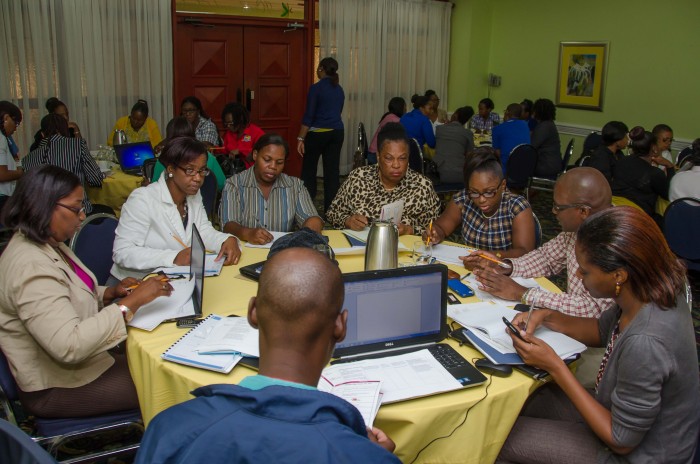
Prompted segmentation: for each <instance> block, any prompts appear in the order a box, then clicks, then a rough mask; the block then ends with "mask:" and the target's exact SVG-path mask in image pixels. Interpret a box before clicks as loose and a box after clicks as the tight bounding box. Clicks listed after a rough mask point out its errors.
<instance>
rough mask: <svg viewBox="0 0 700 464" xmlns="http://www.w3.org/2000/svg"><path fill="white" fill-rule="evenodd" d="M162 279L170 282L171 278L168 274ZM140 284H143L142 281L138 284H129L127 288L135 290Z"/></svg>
mask: <svg viewBox="0 0 700 464" xmlns="http://www.w3.org/2000/svg"><path fill="white" fill-rule="evenodd" d="M160 281H161V282H170V279H168V277H167V276H166V277H163V278H162V279H160ZM139 285H141V282H139V283H138V284H134V285H129V286H128V287H126V289H127V290H134V289H136V288H137V287H138V286H139Z"/></svg>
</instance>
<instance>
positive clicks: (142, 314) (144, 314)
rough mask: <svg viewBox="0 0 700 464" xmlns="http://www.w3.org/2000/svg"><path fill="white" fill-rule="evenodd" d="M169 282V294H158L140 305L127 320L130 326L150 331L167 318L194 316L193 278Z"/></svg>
mask: <svg viewBox="0 0 700 464" xmlns="http://www.w3.org/2000/svg"><path fill="white" fill-rule="evenodd" d="M188 272H189V271H188ZM169 283H170V285H171V286H172V287H173V291H172V293H171V294H170V296H159V297H158V298H156V299H155V300H153V301H151V302H150V303H148V304H145V305H143V306H141V308H140V309H139V310H138V311H136V314H135V315H134V318H133V319H131V321H130V322H129V325H130V326H131V327H136V328H139V329H143V330H148V331H151V330H153V329H155V328H156V327H158V324H160V323H161V322H163V321H166V320H168V319H175V318H178V317H186V316H194V305H193V304H192V292H193V291H194V279H179V280H171V281H170V282H169Z"/></svg>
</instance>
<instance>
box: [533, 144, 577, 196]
mask: <svg viewBox="0 0 700 464" xmlns="http://www.w3.org/2000/svg"><path fill="white" fill-rule="evenodd" d="M573 153H574V139H571V140H570V141H569V144H568V145H567V146H566V151H564V158H563V159H562V163H561V171H559V173H558V174H557V175H556V177H555V178H554V179H548V178H545V177H535V176H531V177H530V178H528V180H527V188H526V189H525V194H526V197H527V199H528V201H529V200H530V190H539V191H542V192H553V191H554V184H555V183H556V182H557V180H556V179H557V178H558V177H559V176H561V175H562V174H564V173H565V172H566V169H567V167H568V166H569V160H570V159H571V155H573Z"/></svg>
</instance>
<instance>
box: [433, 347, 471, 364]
mask: <svg viewBox="0 0 700 464" xmlns="http://www.w3.org/2000/svg"><path fill="white" fill-rule="evenodd" d="M428 351H430V353H431V354H432V355H433V356H434V357H435V359H437V360H438V361H439V362H440V364H442V365H443V366H444V367H445V369H454V368H457V367H464V366H466V365H468V364H469V363H468V362H467V360H466V359H464V357H463V356H462V355H461V354H459V353H457V351H455V349H454V348H452V347H451V346H450V345H445V344H442V343H441V344H438V345H433V346H431V347H429V348H428Z"/></svg>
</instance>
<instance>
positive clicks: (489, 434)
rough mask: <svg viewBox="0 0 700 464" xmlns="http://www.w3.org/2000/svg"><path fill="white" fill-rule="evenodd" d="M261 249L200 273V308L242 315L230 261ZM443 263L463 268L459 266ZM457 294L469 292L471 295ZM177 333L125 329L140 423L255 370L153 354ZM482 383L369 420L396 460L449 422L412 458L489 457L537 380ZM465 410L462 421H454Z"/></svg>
mask: <svg viewBox="0 0 700 464" xmlns="http://www.w3.org/2000/svg"><path fill="white" fill-rule="evenodd" d="M324 234H326V235H328V236H329V237H330V244H331V246H332V247H347V246H348V243H347V241H346V240H345V238H344V237H343V236H342V235H341V232H340V231H324ZM415 240H416V237H415V236H404V237H401V241H402V242H403V244H404V245H406V246H407V247H408V248H410V247H411V246H412V244H413V241H415ZM267 252H268V250H266V249H254V248H244V249H243V256H242V258H241V262H240V263H239V265H238V266H229V267H224V269H223V272H222V273H221V275H220V276H218V277H208V278H206V279H205V280H204V304H203V306H204V313H205V314H211V313H214V314H219V315H224V316H225V315H230V314H237V315H240V316H245V314H246V312H247V308H248V300H249V299H250V297H251V296H253V295H255V293H256V291H257V286H258V284H257V282H254V281H252V280H248V279H245V278H243V277H240V274H239V272H238V268H239V267H240V266H245V265H248V264H252V263H255V262H258V261H262V260H264V259H265V257H266V255H267ZM338 260H339V262H340V267H341V269H342V270H343V271H344V272H351V271H360V270H362V269H363V268H364V256H340V257H338ZM409 260H410V259H409V255H408V254H405V253H402V254H400V255H399V261H400V262H402V261H409ZM449 267H451V268H453V269H455V270H457V271H458V272H460V273H462V274H463V273H464V268H459V267H458V266H452V265H450V266H449ZM539 280H540V283H541V284H542V285H543V286H545V287H546V288H547V289H549V290H553V291H558V290H556V287H555V286H554V285H553V284H552V283H551V282H549V281H547V280H546V279H539ZM463 301H477V300H476V298H474V297H472V298H470V299H466V300H463ZM185 333H186V331H185V330H183V329H178V328H176V327H175V324H173V323H167V324H161V326H160V327H158V328H157V329H156V330H154V331H153V332H144V331H141V330H138V329H129V337H128V343H127V347H128V349H127V354H128V359H129V368H130V370H131V375H132V377H133V379H134V383H135V384H136V390H137V392H138V395H139V402H140V406H141V412H142V414H143V419H144V421H145V423H146V424H148V422H149V421H150V420H151V419H152V418H153V417H154V416H155V415H156V414H158V413H159V412H160V411H162V410H164V409H166V408H168V407H169V406H172V405H174V404H177V403H180V402H183V401H186V400H188V399H191V398H192V396H191V395H190V391H192V390H193V389H195V388H197V387H199V386H202V385H210V384H217V383H238V382H240V381H241V379H243V378H244V377H247V376H249V375H254V374H255V371H253V370H251V369H248V368H246V367H244V366H236V367H235V368H234V369H233V371H231V373H229V374H219V373H216V372H211V371H206V370H202V369H196V368H193V367H188V366H183V365H180V364H175V363H171V362H165V361H163V360H161V358H160V355H161V354H162V353H163V352H164V351H165V350H166V349H167V348H168V347H169V346H170V345H172V344H173V343H174V342H175V341H176V340H177V339H178V338H179V337H181V336H183V335H184V334H185ZM446 343H449V344H450V345H452V346H454V347H455V348H456V349H457V350H458V351H459V352H460V353H461V354H462V355H463V356H464V357H465V358H466V359H468V360H473V359H475V358H481V357H483V356H482V355H481V354H480V353H479V352H478V351H476V350H474V349H473V348H471V347H467V346H462V347H459V346H458V345H457V343H455V342H454V341H452V340H449V341H446ZM487 377H488V376H487ZM487 384H488V382H487V383H486V384H484V385H482V386H478V387H472V388H467V389H463V390H459V391H455V392H450V393H444V394H440V395H435V396H430V397H426V398H419V399H415V400H410V401H405V402H401V403H395V404H390V405H384V406H382V407H381V408H380V409H379V414H378V416H377V419H376V421H375V425H376V426H377V427H379V428H381V429H383V430H384V431H385V432H387V433H388V434H389V436H390V437H391V438H392V439H393V440H394V441H395V442H396V454H397V455H398V456H399V458H400V459H401V460H402V461H404V462H411V461H412V460H413V459H414V458H415V456H416V454H417V453H418V451H419V450H420V449H421V448H423V447H424V446H426V445H427V444H428V443H429V442H430V441H431V440H433V439H434V438H437V437H442V436H447V435H449V434H450V433H451V432H452V431H453V430H454V429H455V428H456V431H455V432H454V433H453V434H452V436H450V437H449V438H445V439H441V440H438V441H437V442H435V443H433V444H431V445H430V446H429V447H428V448H427V449H426V450H425V451H424V452H423V453H421V455H420V458H419V459H418V460H417V461H416V462H454V463H483V462H493V461H494V460H495V459H496V456H497V455H498V452H499V450H500V449H501V446H502V445H503V442H504V441H505V439H506V437H507V436H508V433H509V432H510V429H511V427H512V425H513V423H514V422H515V419H516V418H517V416H518V413H519V412H520V409H521V408H522V405H523V404H524V403H525V400H526V399H527V397H528V396H529V395H530V393H532V392H533V391H534V390H535V389H536V388H537V387H538V386H539V385H541V382H537V381H535V380H533V379H532V378H530V377H527V376H525V375H524V374H521V373H519V372H513V374H512V375H511V376H510V377H507V378H499V377H493V379H492V383H491V385H490V386H489V387H488V394H487V387H486V385H487ZM467 414H468V417H467V418H466V422H465V423H464V424H463V425H461V426H459V425H460V424H461V423H462V422H463V421H464V420H465V415H467ZM458 426H459V427H458ZM457 427H458V428H457Z"/></svg>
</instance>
